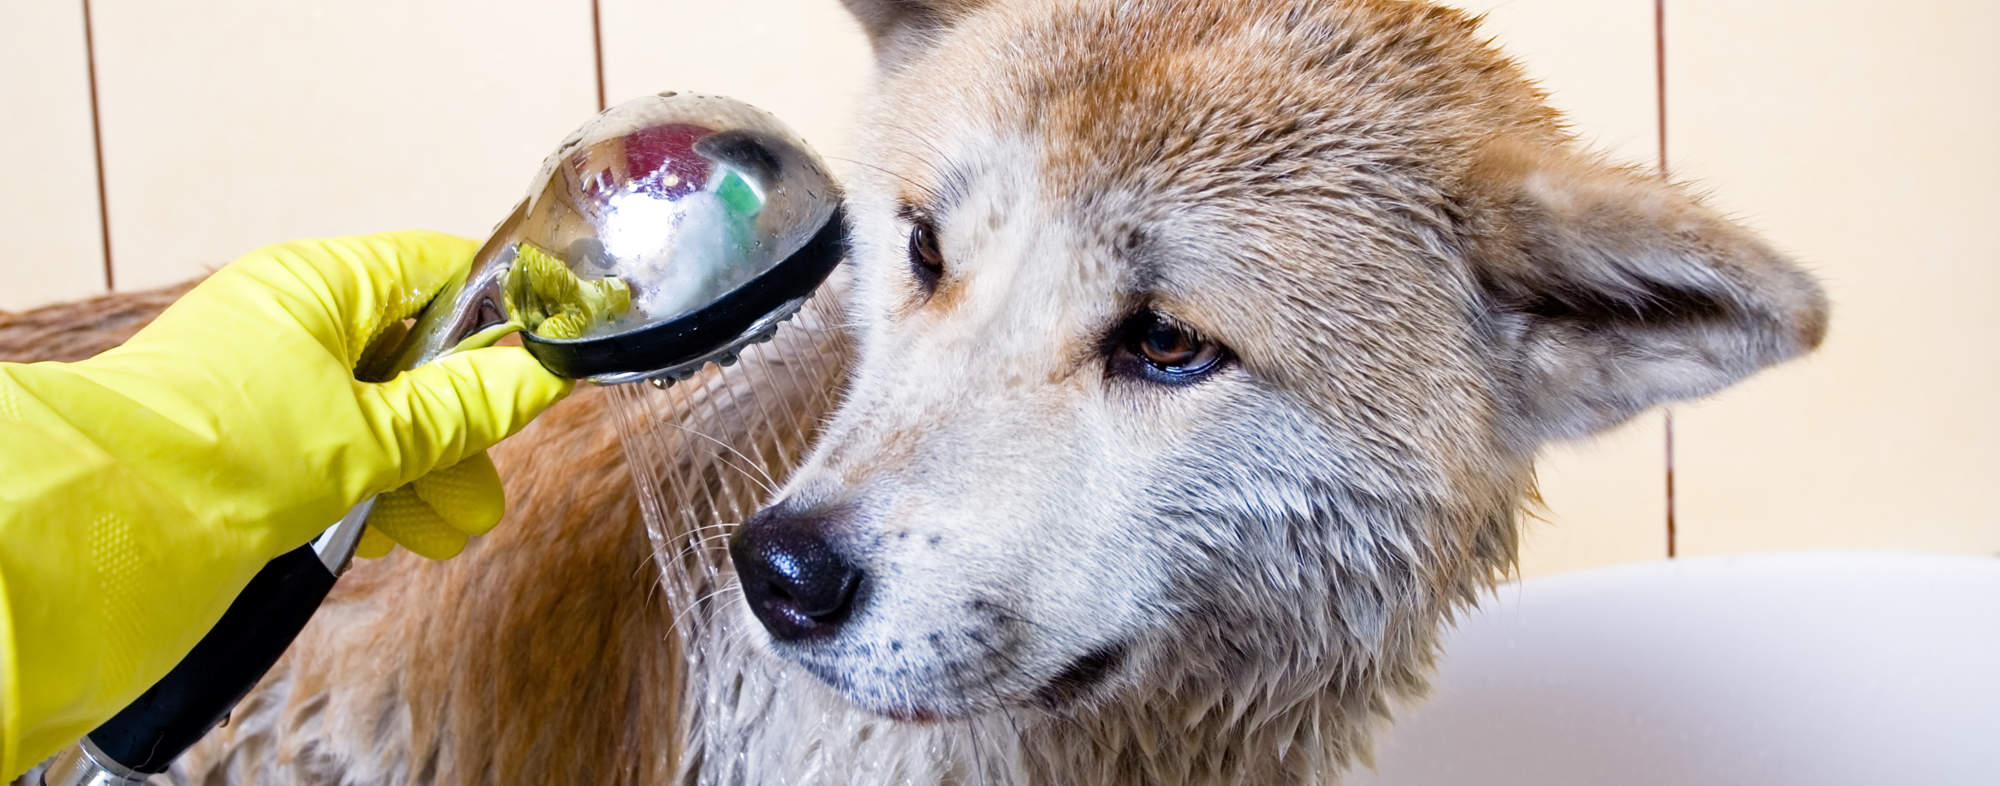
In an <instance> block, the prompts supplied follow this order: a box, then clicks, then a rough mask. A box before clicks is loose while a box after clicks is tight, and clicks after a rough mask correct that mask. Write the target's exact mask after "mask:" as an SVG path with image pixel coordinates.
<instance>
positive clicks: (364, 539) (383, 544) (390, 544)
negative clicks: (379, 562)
mask: <svg viewBox="0 0 2000 786" xmlns="http://www.w3.org/2000/svg"><path fill="white" fill-rule="evenodd" d="M376 504H378V505H379V504H381V503H380V502H377V503H376ZM394 548H396V541H395V540H394V539H392V538H390V537H389V536H388V535H384V534H382V531H381V530H379V529H376V528H374V527H369V528H367V529H364V530H362V531H361V542H360V543H356V544H354V556H357V557H360V558H362V559H379V558H381V557H386V556H389V551H390V550H392V549H394Z"/></svg>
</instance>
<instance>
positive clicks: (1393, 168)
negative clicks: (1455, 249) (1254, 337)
mask: <svg viewBox="0 0 2000 786" xmlns="http://www.w3.org/2000/svg"><path fill="white" fill-rule="evenodd" d="M939 74H947V75H950V77H951V78H938V75H939ZM885 87H886V91H885V92H886V93H889V94H891V95H893V96H894V97H893V98H892V100H891V102H890V107H892V110H891V111H892V113H893V114H894V115H895V117H893V118H889V120H890V122H891V123H894V124H901V125H904V126H905V127H906V129H907V131H908V133H909V134H910V135H912V136H916V137H920V138H923V139H927V140H931V141H933V142H940V141H944V140H948V139H949V138H950V137H951V136H952V135H954V134H957V133H963V132H964V131H965V130H966V129H969V128H979V129H982V130H990V131H991V132H994V133H998V134H1002V135H1018V136H1020V137H1023V138H1031V139H1035V140H1039V141H1040V142H1041V144H1042V150H1041V153H1042V157H1043V161H1042V162H1041V163H1042V169H1043V178H1042V184H1041V185H1042V188H1043V189H1045V191H1046V196H1048V197H1049V198H1050V199H1051V201H1054V202H1062V201H1071V202H1087V201H1090V200H1093V199H1096V198H1098V195H1100V194H1102V193H1105V192H1107V191H1116V190H1137V191H1143V192H1148V193H1152V194H1156V195H1159V196H1162V197H1169V196H1177V197H1181V198H1186V199H1190V200H1201V199H1212V198H1215V197H1217V196H1230V195H1237V196H1257V197H1275V198H1281V199H1282V198H1284V197H1285V196H1287V195H1288V194H1295V193H1296V192H1297V190H1298V189H1301V188H1313V189H1316V190H1317V191H1318V192H1319V193H1316V194H1315V196H1316V197H1319V198H1322V199H1324V198H1325V197H1328V196H1332V197H1336V198H1338V197H1342V196H1350V197H1375V198H1381V197H1397V198H1408V196H1409V195H1408V194H1407V192H1409V191H1412V190H1421V188H1420V186H1423V185H1426V184H1429V185H1435V184H1438V183H1446V182H1448V181H1450V180H1451V179H1452V178H1454V177H1455V176H1457V174H1458V173H1459V172H1460V170H1462V169H1463V168H1464V164H1465V162H1466V160H1467V159H1469V158H1470V157H1471V150H1470V149H1471V148H1472V147H1474V146H1476V145H1478V144H1480V143H1481V142H1483V141H1484V140H1485V139H1486V138H1489V137H1491V136H1492V135H1494V134H1495V133H1509V134H1526V135H1530V136H1547V135H1549V134H1551V133H1555V125H1554V119H1555V118H1554V115H1553V113H1552V112H1550V110H1548V109H1547V108H1546V107H1545V106H1544V104H1543V102H1542V101H1541V100H1540V96H1539V95H1537V94H1536V93H1535V92H1534V91H1533V90H1532V88H1530V87H1529V86H1528V84H1527V83H1526V82H1525V80H1524V79H1523V78H1522V76H1521V74H1520V72H1519V71H1518V69H1517V68H1515V67H1514V65H1513V64H1512V63H1511V62H1509V61H1508V60H1506V59H1505V58H1504V57H1502V56H1501V55H1499V54H1498V53H1497V52H1496V51H1494V50H1492V49H1491V48H1489V47H1488V46H1486V43H1485V42H1484V41H1483V40H1482V39H1481V38H1480V37H1479V35H1478V33H1477V25H1476V20H1474V19H1471V18H1469V17H1467V16H1465V15H1464V14H1462V13H1460V12H1457V11H1454V10H1451V9H1446V8H1439V7H1434V6H1429V5H1426V4H1418V3H1402V2H1381V1H1379V0H1350V1H1349V2H1326V3H1314V4H1300V3H1293V2H1283V3H1279V2H1272V1H1268V0H1175V1H1173V2H1168V1H1167V0H1120V1H1118V2H1112V1H1110V0H1103V1H1097V0H1082V1H1081V2H1079V1H1077V0H1068V1H1066V2H1040V1H1038V0H1025V1H1022V2H1011V3H1008V2H1000V3H991V4H988V5H987V6H986V7H984V8H983V9H982V11H981V12H980V13H977V14H974V15H973V16H971V17H969V18H967V19H965V20H963V21H962V22H961V23H960V24H958V25H956V26H955V27H953V28H951V29H949V30H947V31H945V32H944V33H942V34H941V35H940V36H939V37H938V38H937V40H936V42H935V43H934V44H933V45H931V46H929V47H928V48H927V49H925V50H924V51H922V52H920V53H919V54H918V55H917V56H916V57H915V58H914V59H913V60H912V61H911V63H910V64H909V66H908V67H907V68H903V69H899V75H898V76H896V77H894V78H891V79H889V80H887V82H886V83H885ZM903 152H904V153H905V154H907V155H911V156H913V157H915V158H922V157H923V155H924V153H925V152H926V151H922V150H918V149H911V150H905V151H903ZM1418 198H1421V196H1419V197H1418Z"/></svg>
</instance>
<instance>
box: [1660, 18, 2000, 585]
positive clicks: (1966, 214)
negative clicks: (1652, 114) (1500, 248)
mask: <svg viewBox="0 0 2000 786" xmlns="http://www.w3.org/2000/svg"><path fill="white" fill-rule="evenodd" d="M1996 42H2000V3H1994V2H1991V0H1930V1H1929V2H1909V3H1890V2H1857V1H1856V0H1842V1H1839V2H1833V1H1830V0H1760V1H1759V2H1756V3H1743V2H1734V1H1733V0H1673V2H1672V3H1671V5H1670V6H1669V13H1668V16H1667V45H1668V58H1667V62H1668V64H1669V66H1668V88H1667V96H1668V112H1667V119H1668V146H1669V156H1670V160H1671V161H1672V166H1673V169H1674V170H1675V173H1676V174H1677V175H1679V176H1682V177H1687V178H1693V179H1695V180H1696V181H1697V182H1698V183H1701V184H1702V185H1704V186H1707V187H1709V188H1711V189H1713V190H1714V193H1715V202H1716V204H1719V205H1721V206H1723V207H1725V208H1727V209H1729V210H1730V211H1732V212H1734V213H1735V214H1737V215H1739V216H1741V217H1742V218H1743V219H1744V220H1745V221H1747V222H1748V223H1749V224H1751V225H1752V226H1755V227H1757V228H1758V229H1760V230H1762V231H1763V232H1764V233H1765V234H1766V235H1767V236H1768V237H1769V238H1770V239H1771V240H1772V241H1773V242H1775V243H1777V244H1778V245H1779V246H1781V247H1783V248H1784V249H1786V250H1788V251H1790V252H1791V253H1793V254H1796V255H1797V256H1798V257H1799V258H1800V259H1802V260H1804V261H1805V262H1806V264H1808V265H1809V266H1811V267H1812V268H1813V269H1814V270H1816V271H1817V272H1818V273H1819V274H1820V275H1821V276H1822V277H1823V279H1824V280H1825V282H1826V285H1827V289H1828V292H1829V294H1830V295H1831V296H1832V300H1833V321H1832V325H1831V329H1830V332H1829V333H1828V336H1827V340H1826V344H1825V347H1824V348H1823V349H1822V350H1821V351H1820V352H1819V354H1817V355H1816V356H1814V357H1812V358H1810V359H1808V360H1806V361H1805V362H1802V363H1798V364H1796V365H1793V366H1791V367H1788V368H1784V369H1780V370H1778V371H1776V372H1774V373H1772V374H1769V375H1767V376H1765V377H1762V378H1760V379H1757V380H1755V381H1753V382H1752V383H1751V384H1749V385H1747V386H1745V387H1743V388H1741V389H1738V390H1735V391H1731V392H1729V393H1727V394H1725V395H1723V396H1721V397H1720V398H1717V399H1715V400H1713V401H1711V402H1708V403H1704V404H1701V405H1697V406H1694V407H1689V408H1687V410H1686V411H1684V412H1682V413H1680V415H1679V416H1678V417H1677V419H1676V420H1677V423H1678V426H1679V432H1678V435H1677V436H1678V439H1679V444H1678V448H1679V450H1680V457H1679V465H1680V468H1681V471H1680V473H1679V480H1680V492H1679V495H1680V499H1681V504H1680V511H1681V517H1680V518H1681V522H1682V529H1683V538H1682V543H1683V544H1684V546H1685V548H1686V551H1687V552H1688V553H1695V554H1710V553H1718V552H1731V551H1749V550H1769V549H1798V548H1867V549H1882V548H1892V549H1930V550H1945V551H1967V552H1979V553H1988V554H1991V553H1994V552H2000V298H1997V297H1996V293H2000V245H1996V244H1995V242H1994V240H1993V237H1994V227H1996V226H2000V218H1996V217H2000V190H1996V189H1995V188H1994V183H1995V182H2000V43H1996Z"/></svg>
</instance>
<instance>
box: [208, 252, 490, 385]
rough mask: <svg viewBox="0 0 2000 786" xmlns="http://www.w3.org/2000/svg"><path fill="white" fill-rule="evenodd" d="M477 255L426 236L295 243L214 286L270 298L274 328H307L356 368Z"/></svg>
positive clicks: (219, 277)
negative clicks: (383, 336) (380, 338)
mask: <svg viewBox="0 0 2000 786" xmlns="http://www.w3.org/2000/svg"><path fill="white" fill-rule="evenodd" d="M478 250H479V243H478V241H474V240H470V239H467V238H462V237H457V236H455V235H447V234H444V233H442V232H429V231H423V230H410V231H402V232H383V233H379V234H374V235H355V236H350V237H339V238H319V239H311V240H295V241H291V242H289V243H279V244H276V245H271V246H265V247H264V248H261V249H258V250H257V251H254V252H251V253H250V254H248V255H245V256H244V257H243V258H241V259H238V260H237V261H235V262H233V263H230V264H229V265H228V266H227V267H224V268H223V269H222V270H221V271H220V272H218V273H217V274H216V275H215V277H214V279H212V282H213V284H214V286H217V287H232V288H233V287H236V286H240V285H242V284H249V285H251V286H254V287H257V288H261V289H264V290H267V292H266V293H265V294H264V296H263V298H262V299H264V300H272V301H275V302H276V304H277V305H278V307H279V308H281V309H283V311H284V313H283V314H281V315H280V314H272V315H271V317H272V319H271V321H273V322H282V321H290V322H292V323H295V324H298V325H301V326H303V327H305V329H306V330H307V332H309V333H311V334H312V335H313V336H314V337H315V338H316V339H318V340H319V342H320V343H321V344H322V345H323V346H325V347H326V349H327V351H329V352H331V353H333V354H335V355H337V356H339V357H340V358H341V359H342V360H343V361H344V362H345V363H346V365H347V367H349V368H352V367H353V366H354V364H355V363H357V362H359V361H360V360H361V353H362V352H363V351H364V350H365V349H367V347H368V345H369V343H370V342H371V341H373V340H374V338H375V337H376V336H377V335H379V334H380V333H381V332H382V330H383V328H385V327H387V326H388V325H390V324H392V323H395V322H398V321H401V320H403V319H407V318H409V317H411V316H413V315H415V314H416V313H417V312H418V311H419V310H421V309H422V308H423V307H424V305H425V304H427V303H429V302H430V301H431V299H432V298H433V297H435V296H436V295H437V293H438V291H439V290H441V289H443V288H444V285H445V284H446V283H448V282H450V281H451V280H452V278H453V277H454V276H456V275H458V274H459V273H460V272H461V271H463V270H465V269H466V268H468V267H470V266H471V264H472V256H473V253H474V252H476V251H478ZM204 286H205V287H206V286H210V284H209V283H204ZM199 291H200V290H197V292H199ZM218 294H221V293H218ZM232 294H235V293H232ZM245 294H247V293H245ZM273 296H275V297H273ZM225 297H228V295H225ZM231 299H232V300H235V301H237V302H245V301H248V302H255V301H256V300H258V298H254V297H235V298H231ZM279 327H282V325H279Z"/></svg>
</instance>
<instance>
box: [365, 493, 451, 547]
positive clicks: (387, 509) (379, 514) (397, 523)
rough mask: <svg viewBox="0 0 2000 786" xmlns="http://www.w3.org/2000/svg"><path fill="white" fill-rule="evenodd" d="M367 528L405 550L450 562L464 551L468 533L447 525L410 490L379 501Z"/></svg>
mask: <svg viewBox="0 0 2000 786" xmlns="http://www.w3.org/2000/svg"><path fill="white" fill-rule="evenodd" d="M368 526H369V527H370V528H372V529H377V530H380V531H381V532H382V534H384V535H387V536H389V537H390V538H391V539H393V540H395V541H396V542H397V543H401V544H403V548H406V549H409V550H410V551H412V552H415V553H417V554H420V555H423V556H425V557H429V558H431V559H451V558H452V557H456V556H458V553H459V552H461V551H464V550H465V541H466V535H465V533H463V532H459V531H458V530H456V529H452V526H451V525H450V524H446V523H445V520H444V518H443V517H441V516H439V515H438V514H437V511H435V510H433V509H431V506H430V503H427V502H425V501H423V499H422V498H420V497H418V496H417V493H416V490H415V489H412V488H410V487H409V486H404V487H402V488H399V489H396V490H395V491H391V492H389V493H387V494H383V495H382V496H381V498H379V499H377V500H376V501H375V512H374V513H371V514H369V516H368ZM356 553H359V552H358V551H357V552H356Z"/></svg>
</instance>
